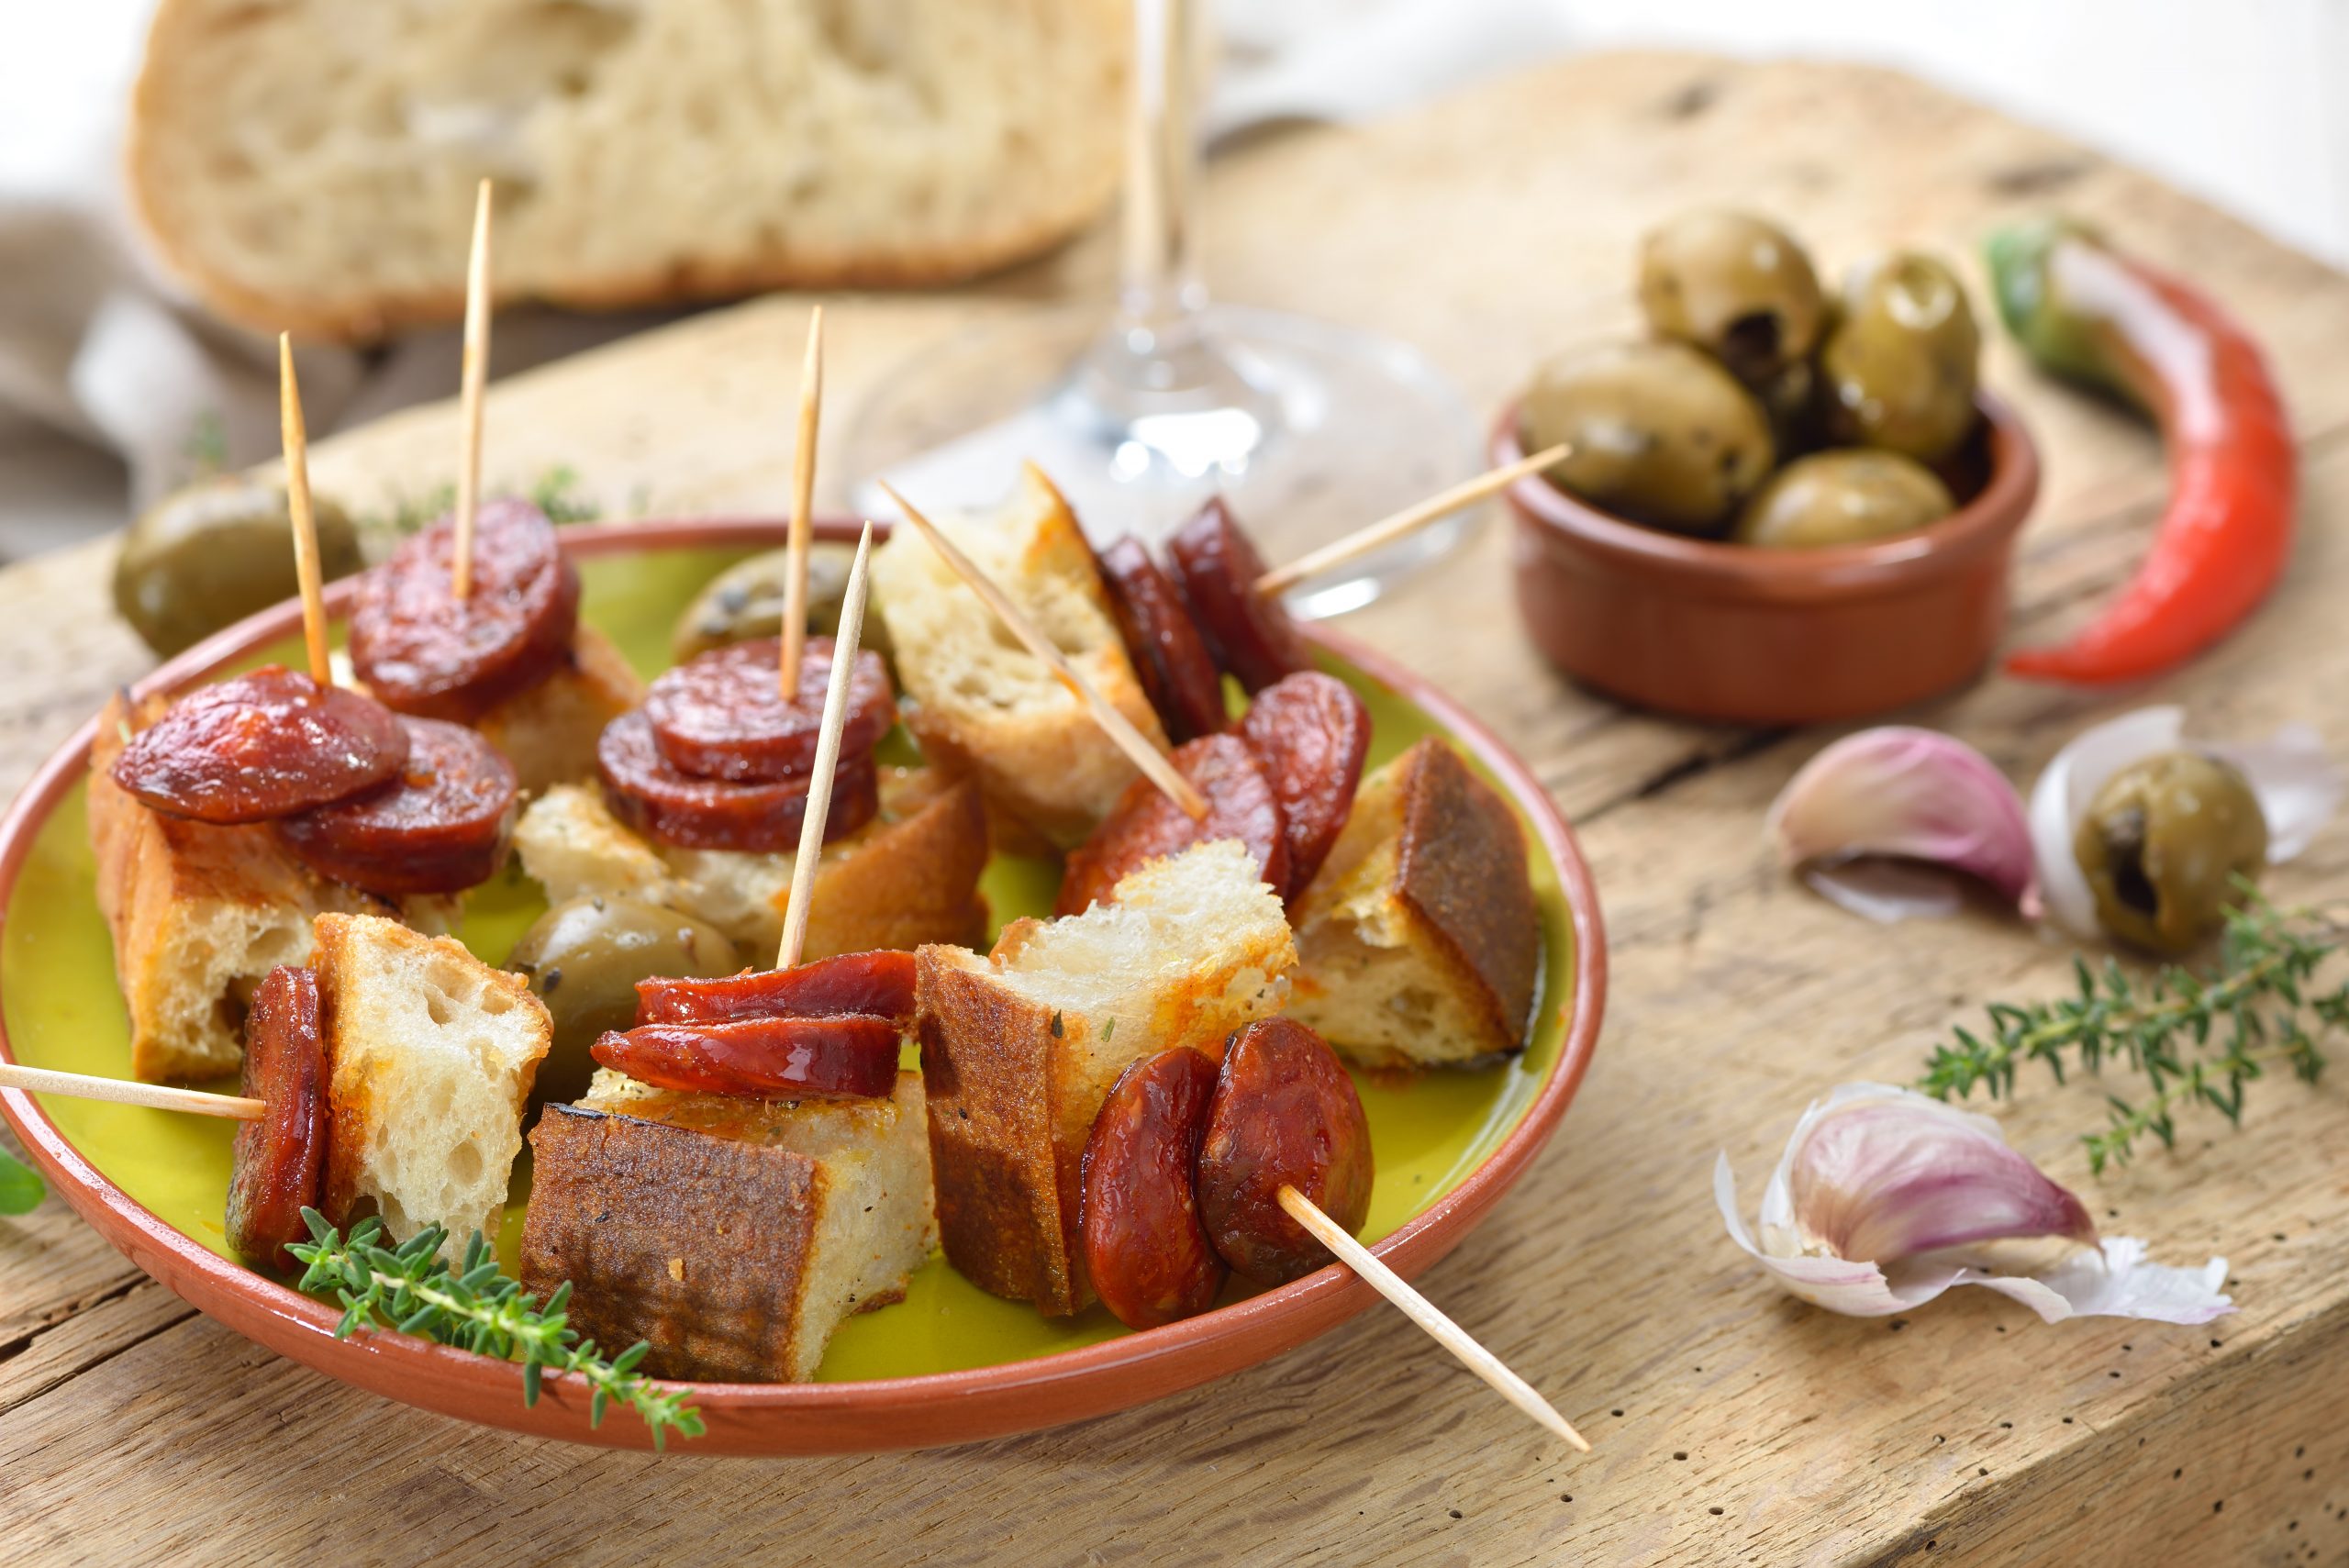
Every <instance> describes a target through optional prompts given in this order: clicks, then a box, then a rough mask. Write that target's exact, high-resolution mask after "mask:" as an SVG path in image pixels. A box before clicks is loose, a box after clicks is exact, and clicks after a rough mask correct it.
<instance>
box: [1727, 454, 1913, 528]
mask: <svg viewBox="0 0 2349 1568" xmlns="http://www.w3.org/2000/svg"><path fill="white" fill-rule="evenodd" d="M1955 506H1956V503H1955V502H1954V501H1952V500H1951V499H1950V495H1949V488H1948V487H1947V486H1946V485H1944V484H1942V482H1941V481H1940V480H1939V479H1936V478H1934V477H1933V472H1932V470H1931V469H1929V468H1927V467H1926V466H1925V465H1924V464H1923V463H1920V462H1918V461H1917V460H1916V459H1914V458H1907V457H1902V456H1901V455H1900V454H1899V453H1898V452H1884V451H1871V450H1866V449H1860V450H1852V451H1831V452H1815V453H1813V454H1812V455H1811V456H1809V457H1806V458H1800V459H1798V460H1797V461H1795V462H1790V463H1788V464H1787V466H1786V467H1784V468H1782V469H1780V470H1778V472H1777V473H1775V474H1773V475H1771V476H1770V483H1768V484H1765V485H1764V486H1762V488H1761V490H1760V491H1758V492H1757V493H1756V494H1755V495H1754V497H1753V500H1751V501H1748V502H1747V503H1746V504H1745V510H1744V511H1742V512H1741V513H1739V514H1738V518H1737V528H1736V531H1735V533H1734V534H1733V535H1732V536H1731V537H1733V538H1734V539H1736V540H1737V542H1738V543H1740V544H1751V545H1756V546H1759V547H1760V548H1762V549H1764V550H1812V549H1816V548H1818V547H1819V546H1820V545H1830V544H1860V543H1863V542H1865V541H1866V540H1868V539H1884V538H1886V537H1887V536H1889V535H1892V534H1905V533H1909V532H1910V531H1911V530H1913V529H1917V528H1923V527H1924V526H1925V525H1926V524H1927V523H1930V522H1934V521H1936V520H1938V519H1940V518H1942V517H1947V516H1949V514H1950V512H1951V511H1952V510H1953V509H1954V507H1955Z"/></svg>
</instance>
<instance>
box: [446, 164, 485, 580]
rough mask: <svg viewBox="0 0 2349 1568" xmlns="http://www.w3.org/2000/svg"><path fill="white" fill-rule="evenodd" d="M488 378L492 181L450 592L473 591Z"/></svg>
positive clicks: (477, 287) (470, 283) (465, 402)
mask: <svg viewBox="0 0 2349 1568" xmlns="http://www.w3.org/2000/svg"><path fill="white" fill-rule="evenodd" d="M488 381H489V182H488V181H487V180H484V181H483V182H482V183H481V188H480V190H479V191H478V192H476V193H475V195H474V196H473V255H472V257H471V259H470V260H469V261H468V262H467V264H466V267H465V358H464V368H463V370H462V373H461V374H460V376H459V380H458V394H459V397H460V400H461V406H460V409H459V414H460V425H459V436H458V439H459V442H460V443H461V444H460V446H459V449H458V452H457V529H456V539H455V540H454V541H453V542H452V545H451V558H450V563H449V583H450V591H451V593H453V594H455V595H456V596H457V597H458V598H460V599H463V598H469V597H471V596H472V594H473V517H474V516H475V515H476V514H477V513H478V512H479V511H480V510H481V400H482V392H483V389H484V386H486V384H488Z"/></svg>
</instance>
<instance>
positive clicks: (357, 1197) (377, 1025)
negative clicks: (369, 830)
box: [310, 915, 554, 1256]
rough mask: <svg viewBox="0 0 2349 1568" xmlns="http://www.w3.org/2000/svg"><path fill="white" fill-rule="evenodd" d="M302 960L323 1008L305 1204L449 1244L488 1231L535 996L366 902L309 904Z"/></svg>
mask: <svg viewBox="0 0 2349 1568" xmlns="http://www.w3.org/2000/svg"><path fill="white" fill-rule="evenodd" d="M310 962H311V967H312V968H313V969H314V970H316V971H317V976H318V999H319V1002H320V1003H321V1010H322V1013H323V1017H324V1021H325V1032H326V1048H327V1050H326V1056H327V1096H328V1105H329V1106H330V1107H331V1108H330V1111H329V1116H328V1135H327V1167H326V1177H325V1181H324V1183H323V1186H324V1189H325V1190H324V1197H323V1199H322V1201H321V1202H320V1204H319V1207H320V1208H321V1209H322V1210H323V1211H324V1212H325V1214H326V1216H327V1218H329V1219H331V1220H333V1221H334V1222H335V1223H336V1224H338V1225H348V1224H349V1223H350V1222H351V1220H352V1219H353V1218H357V1217H359V1216H361V1215H363V1214H366V1213H368V1212H370V1211H373V1212H374V1213H376V1214H379V1215H381V1216H382V1217H383V1220H384V1229H385V1230H387V1231H389V1232H390V1233H391V1235H392V1238H393V1240H395V1241H404V1240H407V1238H409V1237H410V1236H413V1235H415V1234H416V1233H417V1231H419V1230H421V1229H424V1228H425V1227H426V1226H428V1225H438V1226H440V1227H441V1228H442V1229H445V1230H446V1231H447V1232H448V1233H449V1240H448V1242H447V1246H446V1248H445V1251H448V1252H449V1253H450V1254H451V1255H452V1256H453V1255H456V1254H457V1253H459V1252H461V1251H462V1249H463V1247H464V1244H465V1240H466V1238H468V1237H469V1236H471V1235H472V1234H473V1232H474V1231H476V1230H479V1231H481V1232H482V1233H483V1234H484V1235H485V1236H488V1237H490V1238H492V1239H493V1240H494V1239H495V1237H496V1235H497V1228H498V1221H499V1218H500V1217H501V1216H502V1215H503V1214H504V1213H505V1209H506V1184H507V1180H508V1179H509V1178H510V1177H511V1176H512V1175H513V1173H514V1157H515V1156H516V1155H517V1154H518V1153H520V1152H521V1151H522V1106H523V1103H524V1102H525V1101H526V1100H528V1099H529V1095H530V1081H531V1079H532V1078H533V1077H534V1076H535V1075H536V1074H537V1073H538V1070H539V1062H540V1058H542V1057H544V1056H545V1055H546V1053H547V1048H548V1046H549V1045H551V1043H552V1042H553V1039H554V1025H553V1022H552V1020H551V1019H550V1018H548V1016H547V1009H546V1006H545V1004H544V1003H542V1002H540V1000H539V999H538V998H537V997H536V996H534V995H531V994H530V987H529V983H528V982H526V981H524V980H523V978H522V977H521V976H520V975H518V974H507V973H503V972H502V971H499V970H495V969H492V968H491V967H490V966H489V965H487V964H485V963H484V962H482V961H481V960H479V959H477V958H475V957H474V956H473V954H472V953H470V952H468V951H465V949H464V947H463V945H462V943H460V942H458V941H457V940H456V939H455V938H453V937H426V936H420V935H418V934H417V932H415V931H411V930H409V929H407V928H406V927H405V926H403V925H400V924H398V923H397V922H396V921H392V920H385V919H382V918H379V917H373V916H367V915H321V916H319V917H318V918H317V932H316V951H315V952H314V953H313V955H312V958H311V961H310Z"/></svg>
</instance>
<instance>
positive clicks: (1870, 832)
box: [1768, 725, 2032, 921]
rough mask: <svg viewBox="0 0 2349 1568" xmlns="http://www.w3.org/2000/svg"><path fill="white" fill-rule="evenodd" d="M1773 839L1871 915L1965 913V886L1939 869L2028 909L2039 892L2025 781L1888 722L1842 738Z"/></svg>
mask: <svg viewBox="0 0 2349 1568" xmlns="http://www.w3.org/2000/svg"><path fill="white" fill-rule="evenodd" d="M1768 832H1769V835H1770V838H1771V840H1772V841H1773V842H1774V843H1775V844H1776V847H1777V851H1778V858H1779V860H1780V861H1781V862H1783V863H1784V864H1786V865H1787V866H1789V867H1794V868H1800V869H1801V870H1802V872H1803V874H1804V878H1805V880H1806V881H1807V882H1809V884H1810V885H1811V886H1812V887H1813V888H1814V889H1816V890H1817V891H1818V892H1819V893H1820V894H1821V895H1823V896H1825V897H1828V898H1831V899H1832V900H1833V901H1834V902H1836V903H1837V904H1839V905H1842V906H1843V907H1845V908H1847V909H1851V910H1853V911H1854V913H1858V914H1862V915H1865V916H1867V917H1869V918H1871V919H1876V920H1884V921H1890V920H1896V919H1900V918H1904V917H1909V916H1911V915H1946V914H1951V913H1954V912H1955V911H1956V909H1957V908H1959V907H1960V906H1961V905H1962V903H1963V900H1962V898H1961V897H1960V896H1959V895H1958V892H1957V889H1956V887H1955V885H1954V884H1953V883H1952V882H1951V880H1950V879H1949V878H1948V877H1947V876H1946V875H1944V874H1939V873H1937V872H1935V871H1932V870H1928V869H1927V868H1940V871H1941V872H1946V871H1958V872H1964V873H1967V874H1969V875H1972V876H1974V877H1976V878H1978V879H1979V880H1981V881H1982V882H1983V883H1985V884H1987V885H1989V886H1990V887H1992V888H1994V889H1995V890H1997V892H1998V894H1999V895H2002V896H2004V897H2006V898H2008V899H2010V900H2015V901H2018V902H2021V901H2024V900H2026V899H2028V898H2029V897H2030V895H2031V892H2032V848H2031V831H2030V826H2029V823H2028V820H2027V819H2026V817H2025V816H2024V813H2023V807H2022V801H2021V798H2020V797H2019V796H2017V795H2016V794H2015V789H2014V786H2013V785H2012V784H2009V783H2008V782H2007V778H2006V775H2005V774H2004V773H2000V772H1999V771H1998V768H1997V767H1996V766H1995V765H1994V764H1993V763H1992V762H1990V760H1989V759H1988V758H1987V757H1985V756H1983V755H1982V753H1981V752H1979V751H1976V750H1975V749H1974V748H1973V747H1971V746H1968V745H1967V744H1965V742H1964V741H1962V740H1956V739H1954V738H1953V737H1951V736H1947V735H1943V734H1941V733H1939V732H1938V731H1935V730H1931V729H1920V728H1913V727H1910V726H1907V725H1887V726H1884V727H1882V728H1876V729H1865V730H1862V731H1860V732H1859V733H1858V734H1855V735H1849V736H1846V737H1844V738H1843V739H1842V740H1838V741H1836V742H1835V743H1834V744H1833V745H1831V746H1830V747H1828V748H1827V749H1826V750H1825V751H1821V752H1820V753H1819V755H1818V756H1816V757H1813V758H1812V759H1811V760H1810V761H1809V762H1808V763H1806V764H1805V765H1804V766H1803V768H1802V770H1801V771H1800V772H1799V773H1796V774H1795V776H1794V778H1793V779H1792V780H1790V781H1789V782H1788V783H1787V787H1786V788H1785V789H1783V790H1781V791H1779V792H1778V798H1777V799H1776V801H1774V802H1772V803H1771V806H1770V816H1769V822H1768ZM1887 862H1889V863H1887ZM1936 884H1937V885H1936Z"/></svg>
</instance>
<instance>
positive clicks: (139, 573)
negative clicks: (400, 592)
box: [114, 474, 365, 657]
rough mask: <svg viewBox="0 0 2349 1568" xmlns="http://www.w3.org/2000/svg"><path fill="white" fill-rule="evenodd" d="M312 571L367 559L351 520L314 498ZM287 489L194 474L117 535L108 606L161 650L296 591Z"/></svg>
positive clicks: (334, 573)
mask: <svg viewBox="0 0 2349 1568" xmlns="http://www.w3.org/2000/svg"><path fill="white" fill-rule="evenodd" d="M311 511H312V513H313V515H314V516H315V517H317V528H318V569H319V572H320V573H321V574H323V575H324V576H325V577H327V578H328V579H332V578H336V577H344V576H348V575H349V574H351V573H353V572H356V571H358V570H359V569H360V567H361V566H362V565H364V564H365V562H362V560H361V559H360V553H359V536H358V533H357V531H356V530H355V529H353V528H352V527H351V518H350V517H349V516H348V515H347V514H346V513H345V512H344V511H343V509H342V508H341V507H340V506H336V505H335V504H334V503H333V502H332V501H329V500H328V499H327V498H326V497H324V496H317V497H314V498H313V500H312V503H311ZM292 528H293V525H292V521H291V519H290V517H289V516H288V514H287V511H286V505H285V491H284V487H282V486H280V485H276V484H261V483H260V482H258V481H255V480H252V479H248V478H245V477H243V476H241V475H234V474H231V475H225V476H223V477H221V478H217V479H206V480H200V481H198V482H197V483H195V484H191V485H188V486H187V487H186V488H184V489H182V490H177V491H174V492H173V494H171V495H167V496H165V497H164V498H163V499H162V500H161V501H159V502H157V503H156V504H155V505H154V506H150V507H149V508H148V509H147V511H146V512H145V513H143V514H141V515H140V517H139V520H138V521H137V522H135V523H133V524H131V525H130V528H129V531H128V532H127V533H126V534H124V535H123V539H122V551H121V553H120V554H119V555H117V556H116V557H115V563H114V603H115V608H116V609H117V610H118V611H119V612H121V615H122V618H123V619H125V620H127V621H128V622H129V623H130V625H131V628H132V629H133V630H135V631H136V632H138V633H139V637H140V638H142V639H145V641H146V643H147V646H148V647H150V648H151V649H153V650H154V651H156V652H158V653H160V654H162V655H164V656H166V657H168V656H170V655H172V654H173V653H177V652H178V651H181V650H182V649H184V648H188V647H192V646H194V645H195V644H196V643H198V642H201V641H203V640H204V639H206V638H207V637H209V636H211V635H212V634H213V633H214V632H216V631H218V630H219V629H220V628H223V627H226V626H229V625H232V624H233V623H235V622H237V621H240V620H242V619H244V618H245V617H247V616H249V615H251V614H252V613H253V612H254V611H256V610H263V609H267V608H268V607H269V606H272V605H273V604H276V603H277V602H278V601H279V600H281V599H289V598H292V597H293V596H294V595H295V594H296V593H298V592H299V591H300V584H298V583H297V582H296V581H295V575H294V536H293V532H292Z"/></svg>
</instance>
